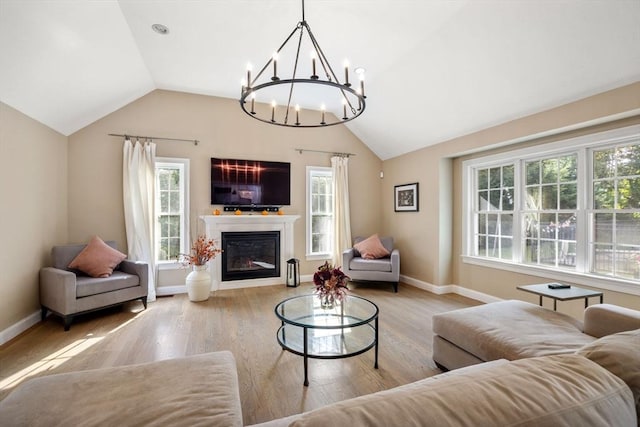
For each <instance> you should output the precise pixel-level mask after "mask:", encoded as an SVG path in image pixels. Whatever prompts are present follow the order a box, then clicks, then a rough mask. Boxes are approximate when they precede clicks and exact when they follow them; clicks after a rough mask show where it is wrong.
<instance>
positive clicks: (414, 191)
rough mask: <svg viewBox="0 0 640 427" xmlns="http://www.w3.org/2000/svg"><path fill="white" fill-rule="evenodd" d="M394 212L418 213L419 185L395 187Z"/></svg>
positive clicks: (415, 183)
mask: <svg viewBox="0 0 640 427" xmlns="http://www.w3.org/2000/svg"><path fill="white" fill-rule="evenodd" d="M393 200H394V208H395V209H394V210H395V211H396V212H418V209H419V193H418V183H417V182H414V183H411V184H402V185H396V186H394V197H393Z"/></svg>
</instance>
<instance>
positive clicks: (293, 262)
mask: <svg viewBox="0 0 640 427" xmlns="http://www.w3.org/2000/svg"><path fill="white" fill-rule="evenodd" d="M299 284H300V260H299V259H298V258H291V259H290V260H287V286H288V287H290V288H295V287H297V286H298V285H299Z"/></svg>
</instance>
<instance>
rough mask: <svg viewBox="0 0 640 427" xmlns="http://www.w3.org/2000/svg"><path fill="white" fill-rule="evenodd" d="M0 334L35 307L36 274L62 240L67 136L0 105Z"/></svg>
mask: <svg viewBox="0 0 640 427" xmlns="http://www.w3.org/2000/svg"><path fill="white" fill-rule="evenodd" d="M0 159H2V161H3V165H2V168H0V200H1V202H0V235H1V236H2V245H0V271H2V275H1V278H0V304H1V306H0V331H3V330H5V329H7V328H9V327H10V326H13V325H14V324H16V323H17V322H19V321H21V320H24V319H25V318H26V317H27V316H29V315H32V314H33V313H34V312H35V311H38V310H39V308H40V305H39V293H38V271H39V269H40V268H41V267H43V266H45V265H48V264H49V253H50V250H51V246H53V245H55V244H58V243H64V242H65V241H66V238H67V138H66V137H65V136H63V135H61V134H59V133H57V132H55V131H53V130H51V129H50V128H48V127H46V126H44V125H42V124H41V123H38V122H36V121H35V120H33V119H31V118H29V117H27V116H25V115H24V114H22V113H20V112H18V111H16V110H14V109H13V108H11V107H9V106H7V105H5V104H3V103H0Z"/></svg>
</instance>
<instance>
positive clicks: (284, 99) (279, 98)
mask: <svg viewBox="0 0 640 427" xmlns="http://www.w3.org/2000/svg"><path fill="white" fill-rule="evenodd" d="M296 33H299V35H298V37H294V36H295V35H296ZM292 40H293V41H295V40H297V43H292V45H294V47H293V49H291V47H289V48H288V47H287V44H288V43H289V41H292ZM305 48H307V49H308V51H309V53H310V54H309V57H308V59H307V60H303V59H301V55H300V52H301V50H302V51H303V52H304V51H305ZM288 56H290V57H291V59H293V62H292V64H291V65H290V68H288V69H287V68H286V66H285V64H283V61H282V60H281V59H285V58H288ZM303 56H305V55H303ZM252 71H253V67H252V66H251V64H248V65H247V77H246V79H243V80H242V91H241V95H240V106H241V107H242V110H243V111H244V112H245V113H247V114H248V115H249V116H250V117H253V118H254V119H256V120H260V121H261V122H265V123H269V124H273V125H278V126H288V127H300V128H312V127H322V126H333V125H337V124H341V123H346V122H348V121H351V120H353V119H355V118H356V117H358V116H360V115H361V114H362V113H363V112H364V108H365V99H366V96H365V94H364V70H363V69H361V68H359V69H356V74H357V76H358V78H359V83H358V84H356V85H355V86H354V85H352V84H351V82H350V81H349V63H348V62H347V61H346V60H345V62H344V81H343V82H340V81H339V80H338V77H337V76H336V74H335V72H334V71H333V68H332V67H331V65H330V64H329V61H328V60H327V57H326V56H325V54H324V52H323V51H322V49H321V48H320V45H319V44H318V41H317V40H316V38H315V36H314V35H313V33H312V32H311V28H310V27H309V24H308V23H307V21H306V20H305V15H304V0H302V21H300V22H298V24H297V25H296V27H295V28H294V29H293V31H292V32H291V34H289V36H288V37H287V38H286V39H285V41H284V42H283V43H282V45H280V47H279V48H278V50H276V51H275V52H274V53H273V55H272V56H271V58H270V59H269V60H268V61H267V63H266V64H265V65H264V67H262V69H260V71H259V72H258V73H257V74H256V75H255V76H252ZM281 73H283V74H281ZM285 75H286V76H290V77H284V76H285ZM354 87H355V88H354ZM303 109H304V110H303ZM318 109H319V110H318Z"/></svg>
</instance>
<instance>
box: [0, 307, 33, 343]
mask: <svg viewBox="0 0 640 427" xmlns="http://www.w3.org/2000/svg"><path fill="white" fill-rule="evenodd" d="M40 316H41V312H40V310H38V311H36V312H35V313H33V314H30V315H29V316H27V317H25V318H24V319H22V320H20V321H19V322H18V323H14V324H13V325H11V326H9V327H8V328H7V329H5V330H4V331H0V345H2V344H4V343H6V342H9V341H10V340H12V339H14V338H15V337H17V336H18V335H20V334H21V333H23V332H24V331H26V330H27V329H29V328H30V327H32V326H33V325H35V324H37V323H38V322H39V321H40Z"/></svg>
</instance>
